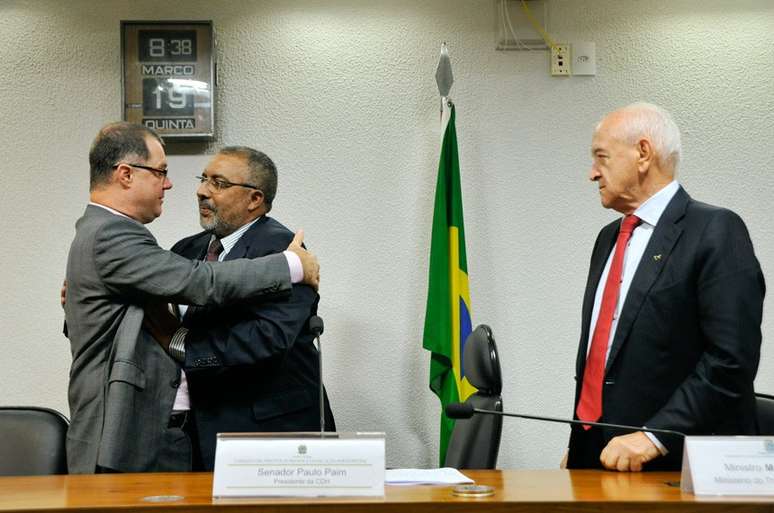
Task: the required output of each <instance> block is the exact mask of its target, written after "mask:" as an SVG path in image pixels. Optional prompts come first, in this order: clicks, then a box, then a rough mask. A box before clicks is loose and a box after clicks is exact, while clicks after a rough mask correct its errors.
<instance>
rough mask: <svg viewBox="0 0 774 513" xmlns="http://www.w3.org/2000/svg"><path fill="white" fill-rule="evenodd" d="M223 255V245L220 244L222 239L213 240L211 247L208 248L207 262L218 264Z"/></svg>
mask: <svg viewBox="0 0 774 513" xmlns="http://www.w3.org/2000/svg"><path fill="white" fill-rule="evenodd" d="M221 253H223V244H221V243H220V239H218V238H217V237H216V238H214V239H212V242H210V247H209V248H207V258H205V260H206V261H207V262H217V261H218V257H219V256H220V254H221Z"/></svg>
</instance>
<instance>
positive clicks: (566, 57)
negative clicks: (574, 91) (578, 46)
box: [551, 43, 570, 77]
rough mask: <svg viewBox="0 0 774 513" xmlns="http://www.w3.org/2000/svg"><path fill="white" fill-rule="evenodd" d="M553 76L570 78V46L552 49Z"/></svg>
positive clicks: (565, 45) (559, 45)
mask: <svg viewBox="0 0 774 513" xmlns="http://www.w3.org/2000/svg"><path fill="white" fill-rule="evenodd" d="M551 75H553V76H555V77H563V76H570V45H569V44H566V43H565V44H557V45H554V46H552V47H551Z"/></svg>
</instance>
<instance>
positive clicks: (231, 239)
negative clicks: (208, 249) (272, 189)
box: [210, 216, 263, 257]
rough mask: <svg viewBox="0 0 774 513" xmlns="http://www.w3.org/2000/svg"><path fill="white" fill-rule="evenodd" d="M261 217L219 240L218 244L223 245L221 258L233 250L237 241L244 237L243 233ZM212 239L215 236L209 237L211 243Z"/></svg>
mask: <svg viewBox="0 0 774 513" xmlns="http://www.w3.org/2000/svg"><path fill="white" fill-rule="evenodd" d="M261 217H263V216H259V217H256V218H255V219H253V220H252V221H250V222H249V223H247V224H243V225H242V226H240V227H239V228H237V229H236V230H234V232H233V233H230V234H228V235H226V236H225V237H223V238H222V239H220V243H221V244H222V245H223V253H222V255H223V257H225V256H226V255H228V253H229V251H231V250H232V249H233V248H234V246H236V243H237V242H239V239H241V238H242V235H244V234H245V232H246V231H247V230H249V229H250V227H251V226H252V225H254V224H255V223H256V222H257V221H258V220H259V219H260V218H261ZM213 237H215V236H214V235H213V236H212V237H210V241H212V238H213Z"/></svg>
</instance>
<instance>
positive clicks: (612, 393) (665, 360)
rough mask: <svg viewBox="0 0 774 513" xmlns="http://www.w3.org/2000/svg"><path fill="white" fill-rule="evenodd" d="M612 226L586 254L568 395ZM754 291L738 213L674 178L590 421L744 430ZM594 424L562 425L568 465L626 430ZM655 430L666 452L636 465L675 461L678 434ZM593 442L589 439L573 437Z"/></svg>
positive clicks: (758, 297)
mask: <svg viewBox="0 0 774 513" xmlns="http://www.w3.org/2000/svg"><path fill="white" fill-rule="evenodd" d="M619 226H620V219H619V220H616V221H614V222H612V223H610V224H609V225H607V226H605V227H604V228H603V229H602V231H600V233H599V236H598V237H597V241H596V244H595V245H594V250H593V253H592V256H591V267H590V270H589V276H588V281H587V284H586V292H585V296H584V300H583V317H582V329H581V338H580V347H579V349H578V357H577V364H576V381H577V386H576V394H575V405H576V407H577V404H578V399H579V396H580V390H581V387H582V385H583V372H584V369H585V365H586V355H587V349H588V348H587V346H588V340H589V330H590V329H593V327H592V326H590V324H591V313H592V309H593V306H594V296H595V293H596V290H597V285H598V284H599V280H600V277H601V275H602V272H603V270H604V267H605V263H606V261H607V258H608V256H609V255H610V252H611V251H612V250H613V248H614V245H615V241H616V238H617V236H618V230H619ZM765 291H766V287H765V283H764V279H763V274H762V273H761V268H760V265H759V263H758V260H757V258H756V257H755V254H754V252H753V246H752V242H751V241H750V236H749V234H748V232H747V228H746V227H745V225H744V222H743V221H742V220H741V218H739V216H738V215H736V214H735V213H733V212H731V211H730V210H726V209H723V208H718V207H714V206H711V205H707V204H705V203H701V202H698V201H694V200H693V199H691V197H690V196H688V194H687V193H686V192H685V190H683V189H682V188H680V189H679V190H678V191H677V193H676V194H675V196H674V197H673V198H672V200H671V201H670V203H669V204H668V205H667V208H666V210H665V211H664V213H663V215H662V217H661V219H660V220H659V222H658V225H657V226H656V228H655V230H654V232H653V235H652V236H651V239H650V241H649V242H648V246H647V247H646V249H645V253H644V254H643V256H642V260H641V261H640V263H639V266H638V267H637V270H636V272H635V274H634V278H633V281H632V284H631V287H630V289H629V292H628V294H627V296H626V299H625V302H624V305H623V308H622V310H621V312H620V318H619V321H618V327H617V329H616V332H615V336H614V339H613V340H612V346H611V349H610V355H609V357H608V360H607V364H606V368H605V377H604V385H603V391H602V396H603V398H602V418H601V419H600V422H610V423H615V424H628V425H634V426H647V427H651V428H662V429H670V430H675V431H679V432H682V433H686V434H690V435H709V434H717V435H732V434H755V433H756V432H757V426H756V420H755V396H754V391H753V380H754V378H755V374H756V372H757V369H758V360H759V357H760V344H761V330H760V326H761V317H762V310H763V298H764V295H765ZM574 410H575V409H573V411H574ZM592 431H593V430H592ZM601 431H602V432H601V436H598V437H597V439H596V440H593V437H589V436H587V434H586V433H583V430H582V429H580V428H573V431H572V434H571V436H570V454H569V458H568V466H569V467H570V468H588V467H599V466H600V463H599V454H600V452H601V451H602V449H603V448H604V446H605V445H606V444H607V442H609V441H610V439H611V438H613V437H614V436H618V435H621V434H625V432H620V431H618V432H616V431H612V430H607V429H605V430H601ZM657 436H658V438H659V440H660V441H661V442H662V443H663V444H664V445H665V446H666V448H667V449H668V451H669V453H668V454H667V455H666V456H665V457H660V458H656V459H655V460H653V461H652V462H650V463H649V464H647V465H646V469H649V470H659V469H660V470H664V469H670V470H677V469H679V468H680V462H681V458H682V445H683V441H682V438H681V437H670V436H664V435H657ZM592 440H593V441H592ZM592 443H593V444H595V445H596V447H591V448H590V447H584V444H586V445H587V444H592Z"/></svg>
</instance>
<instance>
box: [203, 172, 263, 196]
mask: <svg viewBox="0 0 774 513" xmlns="http://www.w3.org/2000/svg"><path fill="white" fill-rule="evenodd" d="M196 179H197V180H199V183H202V184H204V185H206V186H207V188H208V189H209V190H210V192H219V191H223V190H225V189H228V188H229V187H234V186H235V185H236V186H238V187H247V188H248V189H254V190H256V191H258V192H260V193H261V194H263V191H262V190H261V189H260V188H258V187H257V186H255V185H252V184H249V183H234V182H229V181H228V180H226V179H224V178H213V177H211V176H204V175H201V176H197V177H196Z"/></svg>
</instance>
